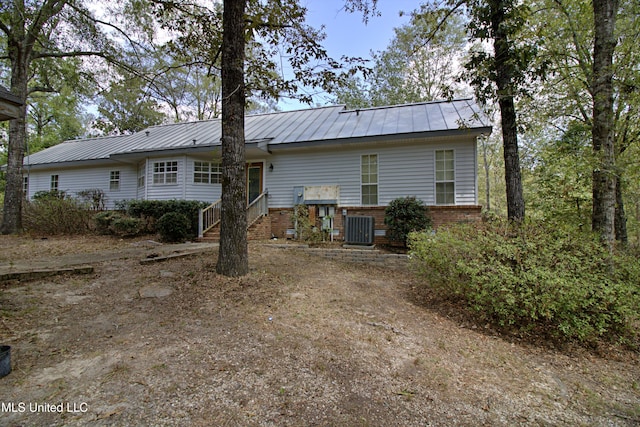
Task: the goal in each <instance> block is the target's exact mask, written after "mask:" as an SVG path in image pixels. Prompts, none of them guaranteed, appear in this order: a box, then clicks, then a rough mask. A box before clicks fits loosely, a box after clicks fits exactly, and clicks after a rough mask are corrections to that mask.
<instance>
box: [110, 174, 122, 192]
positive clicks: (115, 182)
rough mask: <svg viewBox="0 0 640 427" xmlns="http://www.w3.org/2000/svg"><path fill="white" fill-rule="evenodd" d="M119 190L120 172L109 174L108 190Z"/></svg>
mask: <svg viewBox="0 0 640 427" xmlns="http://www.w3.org/2000/svg"><path fill="white" fill-rule="evenodd" d="M119 189H120V171H111V172H109V190H112V191H113V190H119Z"/></svg>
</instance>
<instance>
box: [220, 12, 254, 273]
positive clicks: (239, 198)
mask: <svg viewBox="0 0 640 427" xmlns="http://www.w3.org/2000/svg"><path fill="white" fill-rule="evenodd" d="M244 14H245V0H224V12H223V40H222V215H221V219H220V250H219V254H218V264H217V265H216V271H217V272H218V273H219V274H223V275H225V276H231V277H236V276H243V275H245V274H247V273H248V272H249V255H248V250H247V215H246V177H245V174H244V167H245V151H244V149H245V147H244V143H245V141H244V104H245V83H244V65H245V63H244V58H245V55H244V51H245V16H244Z"/></svg>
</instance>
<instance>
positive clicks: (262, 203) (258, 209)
mask: <svg viewBox="0 0 640 427" xmlns="http://www.w3.org/2000/svg"><path fill="white" fill-rule="evenodd" d="M268 200H269V192H268V191H266V190H265V191H264V192H262V194H260V195H259V196H258V197H256V199H255V200H254V201H253V202H251V204H250V205H249V206H247V230H248V229H249V227H251V226H252V225H253V224H254V223H255V222H256V221H257V220H259V219H260V218H262V217H263V216H267V215H269V202H268Z"/></svg>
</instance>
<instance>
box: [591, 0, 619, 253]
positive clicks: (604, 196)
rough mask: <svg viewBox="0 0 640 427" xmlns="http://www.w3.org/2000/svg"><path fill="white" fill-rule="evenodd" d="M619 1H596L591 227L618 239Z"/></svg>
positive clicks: (605, 236) (609, 239) (603, 235)
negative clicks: (616, 107)
mask: <svg viewBox="0 0 640 427" xmlns="http://www.w3.org/2000/svg"><path fill="white" fill-rule="evenodd" d="M617 14H618V0H593V19H594V23H595V27H594V30H595V31H594V39H593V76H592V79H591V93H592V96H593V129H592V138H593V151H594V155H595V157H596V161H597V165H596V169H595V170H594V171H593V216H592V219H591V224H592V225H591V226H592V229H593V230H594V231H596V232H597V233H599V234H600V236H601V238H602V240H603V241H604V242H606V243H607V244H609V245H610V246H612V245H613V242H614V240H615V206H616V166H615V147H614V128H613V121H614V115H613V54H614V50H615V47H616V35H615V26H616V17H617Z"/></svg>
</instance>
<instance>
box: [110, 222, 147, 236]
mask: <svg viewBox="0 0 640 427" xmlns="http://www.w3.org/2000/svg"><path fill="white" fill-rule="evenodd" d="M109 229H110V230H111V231H112V232H113V234H116V235H118V236H122V237H133V236H137V235H138V234H140V230H141V229H142V220H141V219H140V218H131V217H119V218H115V219H114V220H113V221H112V222H111V226H110V227H109Z"/></svg>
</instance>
